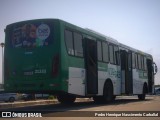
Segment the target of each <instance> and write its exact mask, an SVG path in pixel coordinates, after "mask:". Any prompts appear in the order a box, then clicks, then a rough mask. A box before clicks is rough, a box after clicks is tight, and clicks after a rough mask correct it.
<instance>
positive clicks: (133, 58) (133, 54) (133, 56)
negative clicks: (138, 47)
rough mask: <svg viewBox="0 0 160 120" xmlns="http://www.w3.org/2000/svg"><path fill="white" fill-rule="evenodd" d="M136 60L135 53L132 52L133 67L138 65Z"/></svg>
mask: <svg viewBox="0 0 160 120" xmlns="http://www.w3.org/2000/svg"><path fill="white" fill-rule="evenodd" d="M135 63H136V61H135V53H132V68H135V66H136V64H135Z"/></svg>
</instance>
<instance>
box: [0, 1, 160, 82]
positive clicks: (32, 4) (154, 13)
mask: <svg viewBox="0 0 160 120" xmlns="http://www.w3.org/2000/svg"><path fill="white" fill-rule="evenodd" d="M39 18H59V19H62V20H65V21H68V22H70V23H72V24H75V25H77V26H80V27H83V28H90V29H93V30H95V31H98V32H100V33H102V34H105V35H107V36H110V37H112V38H114V39H116V40H118V41H119V42H121V43H123V44H126V45H128V46H131V47H133V48H136V49H139V50H142V51H144V52H148V53H150V54H152V55H153V57H154V61H155V62H156V63H157V65H158V68H159V70H160V46H159V45H160V0H0V42H4V39H5V35H4V29H5V27H6V25H8V24H10V23H14V22H18V21H22V20H29V19H39ZM1 51H2V50H1V49H0V56H1ZM1 62H2V61H1V57H0V66H2V64H1ZM0 68H1V67H0ZM1 71H2V70H1V69H0V79H1V76H2V74H1ZM0 82H1V81H0ZM155 83H156V84H160V72H158V74H157V75H156V81H155Z"/></svg>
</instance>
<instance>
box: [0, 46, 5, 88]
mask: <svg viewBox="0 0 160 120" xmlns="http://www.w3.org/2000/svg"><path fill="white" fill-rule="evenodd" d="M0 46H1V47H2V85H4V52H3V49H4V46H5V44H4V43H1V44H0Z"/></svg>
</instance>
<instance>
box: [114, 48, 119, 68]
mask: <svg viewBox="0 0 160 120" xmlns="http://www.w3.org/2000/svg"><path fill="white" fill-rule="evenodd" d="M119 59H120V58H119V49H118V47H117V46H114V63H115V64H116V65H119V63H120V62H119Z"/></svg>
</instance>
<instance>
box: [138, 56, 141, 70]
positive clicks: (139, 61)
mask: <svg viewBox="0 0 160 120" xmlns="http://www.w3.org/2000/svg"><path fill="white" fill-rule="evenodd" d="M138 68H139V69H142V63H141V55H140V54H138Z"/></svg>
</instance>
